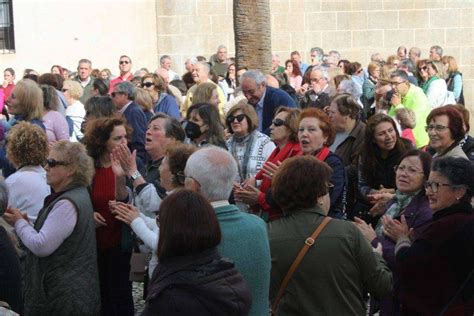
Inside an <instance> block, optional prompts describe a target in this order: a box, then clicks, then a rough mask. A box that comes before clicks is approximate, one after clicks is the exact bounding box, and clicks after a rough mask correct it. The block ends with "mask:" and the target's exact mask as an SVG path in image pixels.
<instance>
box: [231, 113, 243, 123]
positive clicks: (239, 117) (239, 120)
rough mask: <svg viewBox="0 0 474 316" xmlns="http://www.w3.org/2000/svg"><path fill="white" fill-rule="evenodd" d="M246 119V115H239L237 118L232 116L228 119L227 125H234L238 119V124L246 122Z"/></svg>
mask: <svg viewBox="0 0 474 316" xmlns="http://www.w3.org/2000/svg"><path fill="white" fill-rule="evenodd" d="M244 118H245V114H239V115H236V116H233V115H231V116H229V117H228V118H227V123H228V124H232V123H234V121H235V119H237V122H239V123H240V122H242V121H243V120H244Z"/></svg>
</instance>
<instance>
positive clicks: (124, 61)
mask: <svg viewBox="0 0 474 316" xmlns="http://www.w3.org/2000/svg"><path fill="white" fill-rule="evenodd" d="M119 64H120V65H123V64H125V65H128V64H130V62H129V61H127V60H121V61H119Z"/></svg>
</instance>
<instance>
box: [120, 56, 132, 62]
mask: <svg viewBox="0 0 474 316" xmlns="http://www.w3.org/2000/svg"><path fill="white" fill-rule="evenodd" d="M122 58H128V61H129V62H130V63H132V59H131V58H130V57H128V56H127V55H122V56H120V58H119V60H120V59H122Z"/></svg>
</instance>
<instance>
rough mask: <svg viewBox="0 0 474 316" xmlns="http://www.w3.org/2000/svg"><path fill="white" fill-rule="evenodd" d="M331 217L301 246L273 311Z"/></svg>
mask: <svg viewBox="0 0 474 316" xmlns="http://www.w3.org/2000/svg"><path fill="white" fill-rule="evenodd" d="M331 219H332V218H331V217H325V218H324V219H323V221H322V223H321V224H320V225H319V226H318V227H317V228H316V230H315V231H314V232H313V234H312V235H311V237H308V238H306V240H305V241H304V246H303V248H301V250H300V252H299V253H298V255H297V256H296V259H295V261H293V263H292V264H291V267H290V269H289V270H288V272H287V273H286V276H285V278H284V279H283V282H282V283H281V286H280V289H279V290H278V294H277V296H276V299H275V302H274V303H273V306H272V311H273V313H275V312H276V309H277V307H278V304H279V303H280V300H281V298H282V297H283V294H284V293H285V290H286V287H287V286H288V283H289V282H290V280H291V277H292V276H293V274H294V273H295V271H296V269H297V268H298V266H299V265H300V263H301V261H302V260H303V258H304V256H305V255H306V253H307V252H308V250H309V248H310V247H311V246H313V245H314V242H315V241H316V239H317V238H318V236H319V234H321V232H322V231H323V229H324V227H326V225H327V224H329V222H330V221H331Z"/></svg>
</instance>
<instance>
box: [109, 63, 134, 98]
mask: <svg viewBox="0 0 474 316" xmlns="http://www.w3.org/2000/svg"><path fill="white" fill-rule="evenodd" d="M119 69H120V76H118V77H117V78H115V79H113V80H112V81H110V85H109V94H110V93H112V91H113V90H114V86H115V85H116V84H117V83H119V82H124V81H130V80H132V78H133V73H132V59H131V58H130V57H128V56H127V55H122V56H120V58H119Z"/></svg>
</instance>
